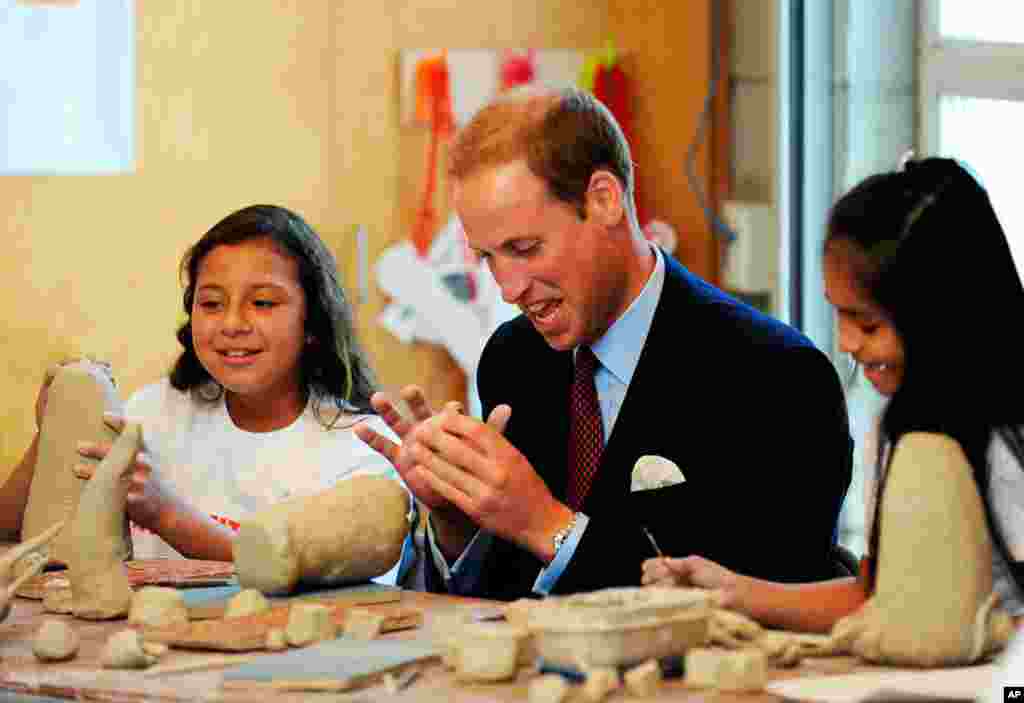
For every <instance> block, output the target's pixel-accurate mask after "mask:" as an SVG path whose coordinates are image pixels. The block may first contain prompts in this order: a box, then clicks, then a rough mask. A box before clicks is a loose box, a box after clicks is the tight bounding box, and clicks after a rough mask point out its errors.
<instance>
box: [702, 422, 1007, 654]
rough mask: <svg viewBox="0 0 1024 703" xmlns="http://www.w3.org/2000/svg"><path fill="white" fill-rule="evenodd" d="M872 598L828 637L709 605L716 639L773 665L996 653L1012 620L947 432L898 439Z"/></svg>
mask: <svg viewBox="0 0 1024 703" xmlns="http://www.w3.org/2000/svg"><path fill="white" fill-rule="evenodd" d="M877 529H879V530H880V533H879V540H878V545H879V546H878V560H877V567H876V569H877V574H878V576H877V580H876V583H875V587H874V592H873V593H872V595H871V597H870V598H869V599H868V600H867V602H866V603H864V605H862V606H861V607H860V608H859V609H858V610H857V611H856V612H854V613H852V614H851V615H848V616H847V617H845V618H842V619H841V620H839V621H838V622H837V623H836V624H835V625H834V626H833V628H832V631H831V633H830V634H829V635H828V636H822V635H811V634H801V633H794V632H783V631H772V630H760V628H759V627H755V626H753V624H752V622H750V621H749V619H748V618H745V617H744V616H742V615H738V614H736V613H727V612H726V611H722V610H716V611H715V612H714V613H713V614H712V622H713V626H712V630H711V632H712V637H711V640H712V642H714V643H715V644H718V645H721V646H724V647H727V648H730V649H742V648H746V647H750V646H754V647H757V648H758V649H760V650H761V651H762V652H764V653H765V655H766V656H767V657H768V658H769V659H770V660H771V661H772V663H773V664H776V665H792V664H795V663H796V662H797V661H798V660H799V659H800V658H802V657H822V656H834V655H842V654H852V655H855V656H857V657H860V658H861V659H864V660H866V661H868V662H872V663H875V664H885V665H892V666H912V667H946V666H956V665H964V664H973V663H976V662H979V661H982V660H984V659H986V658H988V657H989V656H991V655H992V654H994V653H996V652H999V651H1001V650H1002V649H1003V648H1004V647H1005V646H1006V644H1007V642H1008V641H1009V639H1010V638H1011V637H1012V635H1013V631H1014V630H1013V622H1012V620H1011V618H1010V616H1009V615H1007V613H1006V612H1005V611H1003V610H1002V609H1000V608H999V607H998V604H997V600H998V598H997V595H996V593H995V592H994V591H993V590H992V541H991V537H990V535H989V531H988V526H987V523H986V518H985V510H984V507H983V505H982V501H981V496H980V495H979V493H978V488H977V484H976V483H975V482H974V479H973V478H972V470H971V466H970V464H969V463H968V461H967V457H966V456H965V455H964V453H963V450H962V449H961V447H960V445H959V444H958V443H957V442H956V441H954V440H953V439H951V438H950V437H948V436H946V435H939V434H931V433H924V432H915V433H910V434H907V435H904V436H903V437H902V438H901V439H900V441H899V442H898V443H897V445H896V447H895V450H894V453H893V458H892V461H891V463H890V465H889V477H888V480H887V481H886V483H885V488H884V491H883V493H882V498H881V505H880V513H879V521H878V525H877Z"/></svg>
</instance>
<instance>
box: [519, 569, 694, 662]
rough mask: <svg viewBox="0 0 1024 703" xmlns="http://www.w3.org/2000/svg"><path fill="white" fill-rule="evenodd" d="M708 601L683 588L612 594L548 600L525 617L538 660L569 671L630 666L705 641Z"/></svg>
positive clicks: (625, 590) (616, 590)
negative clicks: (528, 616)
mask: <svg viewBox="0 0 1024 703" xmlns="http://www.w3.org/2000/svg"><path fill="white" fill-rule="evenodd" d="M710 615H711V599H710V595H709V594H708V593H707V592H706V591H701V590H697V589H682V588H665V589H658V588H613V589H604V590H601V591H594V592H593V593H585V594H578V595H573V596H565V597H559V598H549V599H547V600H546V601H543V605H540V606H539V607H536V608H534V610H533V611H532V612H531V614H530V621H529V629H530V632H531V633H533V636H534V643H535V646H536V650H537V654H538V655H539V656H540V658H541V659H542V660H543V661H544V662H545V663H547V664H552V665H555V666H562V667H568V668H583V667H596V666H612V667H615V666H629V665H632V664H637V663H639V662H642V661H645V660H647V659H652V658H653V659H656V658H661V657H667V656H673V655H681V654H683V653H685V652H686V651H687V650H688V649H690V648H691V647H699V646H702V645H704V644H705V643H706V642H707V640H708V627H709V621H710Z"/></svg>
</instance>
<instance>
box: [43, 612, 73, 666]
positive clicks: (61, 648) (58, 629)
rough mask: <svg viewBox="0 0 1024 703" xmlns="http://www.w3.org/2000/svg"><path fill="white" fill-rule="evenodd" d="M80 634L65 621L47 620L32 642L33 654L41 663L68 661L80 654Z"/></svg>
mask: <svg viewBox="0 0 1024 703" xmlns="http://www.w3.org/2000/svg"><path fill="white" fill-rule="evenodd" d="M78 645H79V638H78V633H77V632H75V631H74V629H73V628H72V627H71V626H70V625H68V624H67V623H66V622H64V621H63V620H55V619H52V618H47V619H46V620H43V624H42V625H40V626H39V629H38V630H37V631H36V636H35V639H33V640H32V653H33V654H35V655H36V659H38V660H39V661H44V662H45V661H67V660H68V659H71V658H73V657H74V656H75V654H77V653H78Z"/></svg>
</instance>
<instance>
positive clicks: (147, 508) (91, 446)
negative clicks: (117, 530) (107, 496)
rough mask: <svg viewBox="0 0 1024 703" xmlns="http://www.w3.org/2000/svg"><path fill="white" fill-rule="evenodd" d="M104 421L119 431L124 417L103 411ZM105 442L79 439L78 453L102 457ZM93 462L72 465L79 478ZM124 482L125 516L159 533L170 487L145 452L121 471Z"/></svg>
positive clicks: (88, 471) (169, 501)
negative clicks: (81, 440) (125, 494)
mask: <svg viewBox="0 0 1024 703" xmlns="http://www.w3.org/2000/svg"><path fill="white" fill-rule="evenodd" d="M104 421H105V422H106V424H107V425H109V426H111V427H113V428H114V429H115V430H117V431H118V432H120V431H121V430H122V429H123V428H124V419H123V418H119V417H116V416H112V415H109V414H108V415H104ZM110 447H111V444H110V443H109V442H99V443H96V442H79V443H78V453H79V454H80V455H82V456H83V457H88V458H92V459H99V460H100V461H102V460H103V459H104V458H105V457H106V456H107V453H108V452H109V451H110ZM96 466H97V465H96V464H91V463H85V462H83V463H79V464H75V466H74V467H72V470H73V471H74V473H75V475H76V476H78V477H79V478H84V479H90V478H92V475H93V473H94V472H95V470H96ZM125 481H127V483H128V494H127V498H126V500H125V511H126V512H127V514H128V517H129V519H131V521H132V522H134V523H135V524H136V525H138V526H140V527H143V528H145V529H147V530H149V531H151V532H155V533H157V534H161V529H160V528H161V526H162V523H163V522H164V520H165V518H166V515H165V513H167V512H168V511H170V510H173V506H174V505H175V501H174V499H173V493H172V492H171V490H170V489H169V488H168V487H167V486H166V485H165V484H164V483H163V482H162V481H161V480H160V478H159V476H158V474H157V473H156V472H155V471H154V470H153V464H152V460H151V459H150V458H149V455H147V454H146V453H145V452H139V453H138V455H137V456H136V457H135V465H134V466H132V468H131V469H129V470H128V471H127V472H126V473H125Z"/></svg>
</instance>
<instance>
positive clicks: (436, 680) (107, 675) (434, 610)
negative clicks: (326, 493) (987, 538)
mask: <svg viewBox="0 0 1024 703" xmlns="http://www.w3.org/2000/svg"><path fill="white" fill-rule="evenodd" d="M497 605H498V604H496V603H494V602H490V601H482V600H473V599H468V598H457V597H454V596H445V595H437V594H428V593H417V592H411V591H406V592H403V593H402V600H401V601H400V602H399V603H387V604H379V605H374V606H365V607H369V608H371V609H379V610H382V611H384V612H386V611H387V609H388V608H391V607H398V606H401V607H403V608H408V607H415V608H420V609H422V611H423V613H424V623H423V626H422V627H421V628H419V629H418V630H411V631H404V632H396V633H391V634H388V635H385V637H389V638H390V637H395V638H413V637H429V636H430V633H431V628H432V622H435V621H438V620H439V619H440V618H443V617H444V616H445V615H446V614H450V613H452V612H454V611H457V610H475V611H480V612H486V611H493V610H494V609H495V607H496V606H497ZM43 617H44V613H43V611H42V603H41V602H40V601H35V600H26V599H22V598H18V599H15V601H14V608H13V610H12V612H11V614H10V616H8V618H7V620H6V621H5V622H4V623H2V624H0V699H3V695H2V694H3V693H5V692H17V693H20V694H32V695H37V696H43V697H52V698H66V699H73V700H85V701H132V702H138V701H255V700H267V699H270V698H272V699H273V700H275V701H282V702H283V701H299V700H316V701H335V700H338V701H371V700H423V701H437V702H438V703H442V702H443V703H460V702H462V701H465V702H467V703H468V702H470V701H473V702H480V701H525V700H527V684H528V682H529V679H530V678H531V676H532V672H531V671H530V670H528V669H523V670H520V674H519V678H518V679H517V680H516V681H512V682H507V683H501V684H488V685H484V684H473V685H470V684H464V683H461V682H458V681H456V679H455V677H454V675H453V674H452V672H450V671H447V670H445V669H444V668H443V667H442V665H441V663H440V662H439V661H438V660H432V661H429V662H420V663H418V664H414V665H411V666H416V667H418V668H419V670H420V674H419V676H418V677H417V678H416V679H415V680H414V681H413V682H412V684H411V685H409V686H408V688H406V689H405V690H402V691H399V692H398V693H395V694H391V693H389V692H388V691H387V690H386V689H385V687H384V685H383V684H382V683H377V684H373V685H367V686H364V687H362V688H358V689H355V690H351V691H348V692H345V693H310V692H294V693H283V692H273V693H271V692H268V691H267V690H265V689H264V690H257V689H254V690H249V691H242V690H225V689H222V688H221V682H222V678H223V675H224V671H225V669H226V668H227V666H226V665H225V662H231V663H236V662H237V663H241V662H245V661H249V660H251V659H252V658H253V657H262V656H273V655H272V654H270V653H255V654H253V653H243V654H225V653H222V652H202V651H194V650H184V649H177V648H172V649H171V650H170V651H168V652H167V653H166V654H165V655H164V656H163V657H161V659H160V661H159V663H158V664H156V665H154V667H152V668H151V669H150V670H149V672H146V671H115V670H109V669H103V668H102V667H101V666H100V650H101V649H102V647H103V644H104V643H105V641H106V639H107V637H108V636H109V635H110V634H111V633H113V632H115V631H117V630H120V629H123V628H125V627H127V624H126V621H125V620H117V621H112V622H89V621H84V620H76V619H74V618H72V617H71V616H69V615H52V614H48V613H47V614H45V617H54V618H63V619H67V620H68V621H69V622H72V623H73V624H74V627H75V629H76V630H77V632H78V633H79V636H80V637H81V641H82V644H81V647H80V649H79V653H78V656H77V657H76V658H75V659H73V660H71V661H69V662H63V663H46V664H44V663H41V662H39V661H37V660H36V658H35V657H34V656H33V654H32V638H33V636H34V635H35V631H36V629H37V628H38V627H39V624H40V622H41V621H42V618H43ZM190 663H195V664H196V665H197V666H201V665H207V666H211V667H213V668H208V669H206V670H196V671H190V672H179V673H162V674H161V673H159V672H160V670H162V669H167V668H169V667H180V666H183V665H187V664H190ZM856 668H857V667H856V664H855V663H854V661H853V660H850V659H837V660H819V661H814V662H807V663H805V664H804V665H802V666H801V667H798V668H797V669H794V670H788V671H783V670H779V671H772V672H771V674H770V676H771V677H772V678H778V677H791V676H806V675H813V674H817V675H822V674H825V673H846V672H849V671H853V670H855V669H856ZM627 699H629V697H628V696H626V695H625V694H624V693H622V692H619V693H616V694H615V695H614V696H613V697H610V698H608V699H606V700H609V701H611V702H614V701H616V700H621V701H625V700H627ZM3 700H5V699H3ZM578 700H582V698H580V697H579V696H572V697H570V699H569V703H573V701H578ZM657 700H674V701H694V702H696V701H750V702H752V703H753V702H754V701H760V702H765V701H778V700H780V699H778V698H776V697H775V696H773V695H770V694H766V693H761V694H756V695H738V694H732V695H726V694H716V693H714V692H711V691H701V690H697V689H690V688H687V687H686V686H685V685H684V684H683V683H682V682H681V681H678V680H676V681H667V682H665V684H664V685H663V686H662V688H661V690H660V692H659V695H658V696H657Z"/></svg>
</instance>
